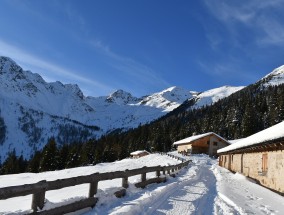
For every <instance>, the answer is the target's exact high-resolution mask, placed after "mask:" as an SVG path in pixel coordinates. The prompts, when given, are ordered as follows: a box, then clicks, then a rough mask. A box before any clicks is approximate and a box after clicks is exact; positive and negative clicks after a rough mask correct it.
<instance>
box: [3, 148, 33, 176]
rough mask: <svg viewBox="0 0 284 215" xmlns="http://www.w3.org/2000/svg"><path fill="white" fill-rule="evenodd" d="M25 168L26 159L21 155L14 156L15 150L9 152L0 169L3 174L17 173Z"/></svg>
mask: <svg viewBox="0 0 284 215" xmlns="http://www.w3.org/2000/svg"><path fill="white" fill-rule="evenodd" d="M26 168H27V161H26V160H24V158H23V156H22V155H21V156H20V157H17V156H16V152H15V150H13V151H12V152H11V153H9V155H8V158H7V159H6V161H5V162H4V163H3V164H2V167H1V169H0V173H1V175H5V174H17V173H22V172H25V171H26Z"/></svg>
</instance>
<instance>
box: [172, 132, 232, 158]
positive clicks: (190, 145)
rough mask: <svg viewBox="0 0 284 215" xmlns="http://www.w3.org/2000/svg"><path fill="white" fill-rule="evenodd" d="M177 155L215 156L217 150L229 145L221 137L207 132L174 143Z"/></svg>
mask: <svg viewBox="0 0 284 215" xmlns="http://www.w3.org/2000/svg"><path fill="white" fill-rule="evenodd" d="M174 145H175V146H177V150H178V152H179V153H185V154H202V153H203V154H208V155H210V156H215V155H217V150H218V149H221V148H223V147H226V146H228V145H230V143H229V142H228V141H227V140H226V139H224V138H223V137H221V136H219V135H218V134H215V133H214V132H209V133H205V134H199V135H193V136H191V137H187V138H185V139H182V140H179V141H176V142H174Z"/></svg>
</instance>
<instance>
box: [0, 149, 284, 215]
mask: <svg viewBox="0 0 284 215" xmlns="http://www.w3.org/2000/svg"><path fill="white" fill-rule="evenodd" d="M173 154H176V153H173ZM190 159H191V160H192V163H191V164H190V165H189V167H188V168H184V169H183V170H181V171H180V172H179V173H178V175H177V177H175V178H172V177H168V180H167V182H166V183H162V184H152V185H148V186H147V188H145V189H137V188H135V187H134V183H135V182H137V181H139V180H140V179H139V177H131V178H130V180H129V182H130V187H129V188H128V189H127V194H126V196H125V197H123V198H120V199H118V198H116V197H114V195H113V192H114V191H116V190H118V189H119V187H120V186H121V180H112V181H106V182H100V183H99V191H98V194H97V196H98V197H99V202H98V203H97V205H96V207H95V208H94V209H92V210H91V209H87V210H83V211H81V212H80V213H75V214H84V215H96V214H100V215H101V214H102V215H103V214H127V215H128V214H129V215H131V214H135V215H136V214H156V215H161V214H178V215H181V214H216V215H219V214H226V215H227V214H234V215H235V214H257V215H258V214H279V215H280V214H283V213H284V197H282V196H280V195H278V194H276V193H274V192H272V191H270V190H268V189H266V188H264V187H262V186H259V185H258V184H256V183H254V182H253V181H251V180H250V179H247V178H246V177H244V176H242V175H240V174H238V173H236V174H233V173H231V172H229V171H228V170H226V169H224V168H221V167H219V166H218V162H217V160H215V159H212V158H209V157H208V156H206V155H194V156H191V157H190ZM176 163H178V161H177V160H175V159H172V158H170V157H169V156H165V155H164V156H162V155H158V154H153V155H149V156H145V157H142V158H139V159H125V160H122V161H117V162H114V163H104V164H99V165H96V166H90V167H81V168H74V169H68V170H62V171H56V172H46V173H40V174H30V173H27V174H18V175H8V176H0V181H1V184H0V186H1V187H5V186H11V185H18V184H23V183H33V182H36V181H39V180H43V179H47V180H55V179H57V178H66V177H71V176H76V175H86V174H91V173H93V172H108V171H116V170H123V169H133V168H139V167H141V166H145V165H146V166H155V165H167V164H176ZM147 177H154V174H153V175H151V174H149V175H148V174H147ZM87 192H88V185H80V186H76V187H71V188H65V189H62V190H60V191H50V192H47V195H46V198H47V199H48V204H47V206H46V207H52V205H53V204H54V203H56V202H61V201H72V199H71V200H70V198H73V200H78V199H79V198H82V196H83V197H86V196H87ZM68 198H69V199H68ZM30 204H31V199H28V197H20V198H14V199H11V200H5V201H0V214H11V212H12V211H14V212H15V214H20V213H21V212H23V210H28V209H29V207H30ZM5 211H10V212H5Z"/></svg>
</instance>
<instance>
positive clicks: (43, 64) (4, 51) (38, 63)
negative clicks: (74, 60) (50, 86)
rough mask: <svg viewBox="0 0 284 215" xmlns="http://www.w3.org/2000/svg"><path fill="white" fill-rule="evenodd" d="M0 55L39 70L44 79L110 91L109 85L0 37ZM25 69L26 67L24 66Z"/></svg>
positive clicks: (35, 70)
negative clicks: (47, 59) (37, 55)
mask: <svg viewBox="0 0 284 215" xmlns="http://www.w3.org/2000/svg"><path fill="white" fill-rule="evenodd" d="M0 47H1V49H0V55H4V56H8V57H11V58H12V59H14V60H15V61H16V62H18V63H20V64H22V65H24V66H27V67H28V68H29V69H33V72H38V70H40V71H41V73H40V75H42V76H43V77H44V78H45V79H47V80H49V81H55V80H58V78H60V80H59V81H62V82H64V83H68V82H70V81H72V82H73V83H78V82H79V83H78V84H79V85H83V86H84V87H85V88H86V85H87V86H88V87H89V88H91V87H92V88H94V89H97V90H98V91H100V90H101V91H110V89H112V88H111V87H109V86H107V85H105V84H102V83H99V82H97V81H95V80H92V79H90V78H87V77H84V76H81V75H78V73H79V72H75V71H72V70H70V69H67V68H64V67H62V66H60V65H57V64H54V63H52V62H48V61H46V60H44V59H41V58H39V57H36V56H34V55H32V54H30V53H28V52H27V51H24V50H21V49H19V48H17V47H15V46H13V45H11V44H9V43H7V42H5V41H4V40H2V39H0ZM25 69H26V68H25ZM86 91H90V90H86Z"/></svg>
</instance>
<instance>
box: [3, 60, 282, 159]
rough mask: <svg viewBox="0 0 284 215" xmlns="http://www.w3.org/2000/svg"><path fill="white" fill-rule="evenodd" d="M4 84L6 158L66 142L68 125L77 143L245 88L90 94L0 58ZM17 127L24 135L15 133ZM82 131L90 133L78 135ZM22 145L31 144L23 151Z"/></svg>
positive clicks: (169, 89) (195, 106)
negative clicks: (56, 138) (55, 140)
mask: <svg viewBox="0 0 284 215" xmlns="http://www.w3.org/2000/svg"><path fill="white" fill-rule="evenodd" d="M283 79H284V78H283ZM0 87H1V91H0V97H1V100H0V111H1V112H0V118H1V119H2V121H3V123H2V124H3V126H2V127H3V129H2V132H1V133H2V136H1V134H0V140H2V142H0V148H2V149H3V150H2V153H0V155H1V156H2V157H6V155H7V153H8V152H9V151H11V150H13V149H14V148H15V149H16V152H17V154H18V155H19V154H23V155H24V156H25V157H28V156H29V155H30V154H31V153H33V151H35V150H40V149H41V148H42V147H43V146H44V144H46V142H47V140H48V138H50V137H52V136H57V135H59V136H60V135H61V140H59V142H63V139H64V137H63V136H64V135H63V133H64V132H66V131H64V132H63V130H64V129H62V128H64V126H67V127H68V126H71V127H72V129H73V130H75V129H76V128H78V129H79V130H81V131H82V132H81V133H80V132H79V134H78V136H77V137H76V135H74V138H73V139H70V140H68V141H69V143H71V142H70V141H71V140H73V141H74V142H76V138H77V139H78V140H82V141H84V140H86V139H88V138H98V137H100V136H101V135H103V134H106V133H108V132H111V131H112V130H115V129H124V130H127V129H130V128H136V127H138V126H139V125H141V124H142V125H143V124H146V123H150V122H151V121H153V120H156V119H158V118H159V117H162V116H164V115H165V114H167V113H169V112H171V111H173V110H174V109H175V108H177V107H179V106H180V105H181V104H183V103H184V102H186V101H188V100H191V101H193V104H192V106H191V108H192V109H198V108H200V107H203V106H206V105H211V104H213V103H215V102H217V101H218V100H220V99H223V98H225V97H228V96H229V95H231V94H233V93H235V92H237V91H239V90H241V89H243V88H244V87H231V86H223V87H219V88H215V89H211V90H208V91H204V92H196V91H189V90H185V89H182V88H180V87H176V86H173V87H170V88H167V89H165V90H162V91H161V92H157V93H153V94H151V95H148V96H143V97H141V98H137V97H135V96H132V95H131V93H129V92H126V91H124V90H117V91H115V92H113V93H111V94H110V95H108V96H100V97H92V96H87V97H86V96H85V95H84V94H83V92H82V91H81V89H80V88H79V86H78V85H76V84H62V83H61V82H59V81H57V82H52V83H47V82H46V81H45V80H44V79H43V78H42V77H41V76H40V75H39V74H37V73H32V72H30V71H25V70H23V69H22V68H21V67H20V66H18V65H17V63H16V62H14V61H13V60H12V59H10V58H8V57H0ZM12 112H13V113H14V115H12V114H11V113H12ZM0 126H1V122H0ZM4 128H5V129H4ZM90 128H93V129H90ZM72 129H71V130H72ZM14 130H17V131H19V132H18V133H21V134H17V135H18V136H17V135H15V134H14V136H15V137H11V134H12V133H13V131H14ZM65 130H66V129H65ZM20 131H21V132H20ZM83 131H84V132H85V134H86V133H87V135H84V138H83V139H82V138H81V139H80V137H79V136H80V135H82V133H84V132H83ZM69 135H70V134H69ZM3 136H4V138H1V137H3ZM62 138H63V139H62ZM31 139H33V141H31ZM65 139H66V138H65ZM67 139H68V138H67ZM12 140H13V141H12ZM26 142H28V143H26ZM4 145H5V147H3V146H4ZM24 146H25V147H26V148H28V149H25V150H26V152H25V153H23V152H22V151H23V147H24Z"/></svg>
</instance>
